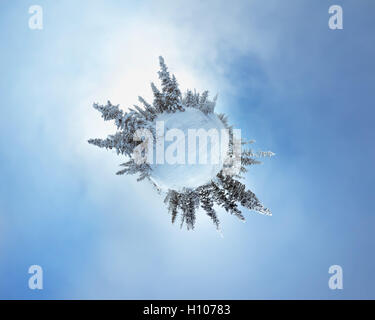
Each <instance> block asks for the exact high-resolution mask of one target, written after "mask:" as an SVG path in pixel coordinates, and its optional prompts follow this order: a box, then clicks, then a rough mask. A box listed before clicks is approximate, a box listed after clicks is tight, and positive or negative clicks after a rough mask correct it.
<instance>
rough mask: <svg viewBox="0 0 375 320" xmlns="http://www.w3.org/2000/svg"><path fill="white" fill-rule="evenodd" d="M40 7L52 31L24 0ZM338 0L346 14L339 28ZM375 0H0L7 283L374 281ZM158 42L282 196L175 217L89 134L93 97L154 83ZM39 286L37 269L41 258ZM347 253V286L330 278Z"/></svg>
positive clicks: (63, 289) (308, 292)
mask: <svg viewBox="0 0 375 320" xmlns="http://www.w3.org/2000/svg"><path fill="white" fill-rule="evenodd" d="M33 4H39V5H41V6H42V7H43V13H44V15H43V18H44V28H43V30H30V29H29V28H28V19H29V16H30V15H29V14H28V8H29V6H30V5H33ZM331 4H340V5H342V7H343V10H344V29H343V30H335V31H333V30H330V29H329V28H328V18H329V15H328V8H329V6H330V5H331ZM374 10H375V4H374V3H373V1H370V0H369V1H365V0H360V1H355V2H354V1H339V0H337V1H333V2H332V3H328V2H327V1H312V0H309V1H308V0H303V1H301V0H299V1H297V0H288V1H283V2H282V3H281V2H280V1H276V0H267V1H260V0H259V1H234V2H231V3H229V2H228V1H206V2H204V3H201V2H198V1H197V2H195V3H192V2H191V1H189V2H187V1H186V2H180V4H176V3H174V2H173V1H160V2H147V1H143V2H137V4H135V3H134V1H133V2H130V1H129V2H126V1H121V2H120V1H80V3H79V4H78V3H77V2H76V1H39V2H38V3H35V2H30V1H17V2H14V1H3V3H2V5H1V10H0V27H1V28H0V40H1V43H2V50H1V51H0V58H1V59H0V65H1V71H2V72H1V73H2V77H1V79H0V93H1V117H0V176H1V181H2V183H1V184H0V298H2V299H15V298H17V299H68V298H70V299H79V298H83V299H90V298H91V299H97V298H104V299H111V298H112V299H263V298H270V299H290V298H293V299H301V298H310V299H348V298H354V299H359V298H364V299H369V298H372V299H373V298H375V279H374V276H373V274H372V272H373V270H374V269H375V258H374V249H375V248H374V247H375V238H374V232H373V231H374V226H375V218H374V209H373V185H374V180H375V179H374V178H375V174H374V170H373V164H374V160H375V151H374V148H373V140H374V138H375V134H374V128H373V118H374V115H375V113H374V111H373V105H374V103H373V101H374V98H373V96H374V92H375V85H374V81H373V75H374V71H375V65H374V59H373V57H374V56H375V44H374V41H373V34H374V28H375V22H374V20H373V12H374ZM159 55H163V56H164V58H165V60H166V62H167V64H168V66H169V68H170V70H171V71H172V72H173V73H175V75H176V77H177V80H178V81H179V83H180V85H181V88H182V89H183V90H184V89H187V88H197V89H198V90H204V89H209V90H210V92H211V93H212V94H215V93H219V99H218V104H217V109H218V111H219V112H225V113H227V114H228V115H229V119H230V121H231V123H233V124H234V126H235V127H237V128H241V130H242V135H244V136H246V137H247V138H249V139H255V140H256V141H257V143H256V144H255V148H256V149H266V150H268V149H269V150H272V151H274V152H275V153H276V154H277V156H276V157H274V158H272V159H270V160H266V161H265V162H264V164H262V165H261V166H258V167H255V168H253V169H252V170H250V171H249V173H248V174H247V176H246V183H247V185H248V186H249V187H250V188H251V189H252V190H253V191H254V192H255V193H256V194H257V195H258V196H259V198H260V199H261V200H262V202H263V203H264V204H265V205H266V206H267V207H269V208H271V209H272V212H273V216H272V217H265V216H261V215H257V214H255V213H253V212H245V216H246V218H247V222H246V223H241V222H240V221H238V220H237V219H236V218H235V217H232V216H230V215H229V214H227V213H226V212H224V211H223V210H219V218H220V219H221V222H222V227H223V233H224V237H223V238H221V237H220V236H219V234H218V233H217V232H216V230H215V228H214V226H213V225H212V224H211V222H210V221H209V219H208V218H207V217H206V216H205V215H204V214H203V213H202V214H200V215H199V216H198V221H197V225H196V230H195V231H194V232H191V231H189V232H188V231H186V230H184V229H182V230H180V229H179V227H178V225H171V223H170V217H169V216H168V214H167V212H166V209H165V207H164V204H163V197H161V196H159V195H157V194H156V193H155V192H154V191H153V189H152V187H151V186H149V185H148V184H147V183H146V182H143V183H137V182H136V181H135V178H134V177H131V176H120V177H119V176H116V175H115V172H116V171H117V169H118V164H119V163H121V162H123V161H122V159H121V158H120V157H118V156H116V155H115V154H114V153H111V152H106V151H105V150H100V149H97V148H95V147H93V146H91V145H89V144H87V142H86V141H87V139H88V138H90V137H104V136H106V134H110V133H112V132H113V131H114V127H113V126H112V125H111V124H107V123H103V121H102V119H101V118H100V115H99V114H98V113H97V112H96V111H95V110H93V109H92V107H91V104H92V103H93V102H100V103H105V102H106V100H107V99H110V100H111V101H112V102H113V103H116V104H120V105H121V106H123V107H124V108H126V107H129V106H131V105H132V104H133V103H136V102H137V97H138V95H143V96H145V97H146V98H147V97H150V96H151V90H150V87H149V83H150V81H155V80H156V78H157V74H156V72H157V70H158V60H157V57H158V56H159ZM33 264H38V265H40V266H42V267H43V270H44V289H43V290H40V291H38V290H30V289H29V288H28V286H27V283H28V278H29V276H30V275H29V274H28V273H27V270H28V268H29V266H30V265H33ZM334 264H338V265H340V266H342V268H343V272H344V289H343V290H335V291H332V290H330V289H329V288H328V279H329V276H330V275H329V274H328V268H329V266H331V265H334Z"/></svg>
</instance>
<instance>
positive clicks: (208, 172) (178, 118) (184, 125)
mask: <svg viewBox="0 0 375 320" xmlns="http://www.w3.org/2000/svg"><path fill="white" fill-rule="evenodd" d="M156 121H164V135H163V136H162V137H159V138H160V139H163V140H164V141H165V134H166V133H167V131H168V130H170V129H179V130H181V131H182V132H183V133H184V136H185V139H184V140H182V139H177V138H175V139H174V140H173V141H170V142H168V141H165V142H164V151H166V150H167V149H168V147H169V146H170V145H171V144H177V145H179V147H181V148H183V149H184V150H185V164H169V163H166V162H165V163H164V164H157V163H154V164H153V165H152V166H151V169H152V171H151V175H150V178H151V179H152V180H153V181H154V182H155V183H156V184H157V185H158V187H160V188H161V189H162V190H164V191H167V190H168V189H172V190H176V191H182V190H183V189H184V188H191V189H195V188H197V187H199V186H202V185H204V184H206V183H209V182H210V181H211V180H212V179H215V177H216V175H217V174H218V173H219V172H220V170H221V169H222V167H223V159H222V158H221V157H220V156H219V163H217V164H214V161H212V158H211V151H212V150H220V143H221V140H220V138H221V135H220V134H221V130H222V129H225V126H224V124H223V123H222V121H221V120H220V119H219V118H218V117H217V115H216V114H214V113H210V114H204V113H203V112H202V111H200V110H198V109H194V108H190V109H186V110H185V111H184V112H176V113H162V114H160V115H159V116H158V117H157V118H156V119H155V122H156ZM189 129H204V130H206V131H207V132H208V131H209V130H210V129H216V130H217V132H218V133H219V140H216V141H215V139H213V140H211V139H210V138H209V137H208V139H207V150H204V149H202V148H203V147H205V145H204V144H202V143H200V141H198V140H199V139H197V143H196V155H197V158H196V162H195V163H194V164H189V163H188V153H189V152H188V151H189V150H188V130H189ZM217 144H218V145H217ZM177 149H178V147H177ZM155 153H156V151H155V146H154V154H155ZM204 153H207V164H199V157H198V155H200V154H204ZM164 154H166V152H164Z"/></svg>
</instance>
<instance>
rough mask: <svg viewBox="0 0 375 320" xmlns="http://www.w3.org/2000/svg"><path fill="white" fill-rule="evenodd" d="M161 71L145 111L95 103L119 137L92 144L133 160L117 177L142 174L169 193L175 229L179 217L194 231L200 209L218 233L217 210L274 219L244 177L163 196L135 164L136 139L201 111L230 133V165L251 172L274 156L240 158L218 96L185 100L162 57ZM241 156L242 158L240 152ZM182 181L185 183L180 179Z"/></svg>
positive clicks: (221, 177)
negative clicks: (169, 119)
mask: <svg viewBox="0 0 375 320" xmlns="http://www.w3.org/2000/svg"><path fill="white" fill-rule="evenodd" d="M159 62H160V71H159V72H158V75H159V79H160V81H161V90H159V89H158V88H157V87H156V85H155V84H154V83H151V89H152V92H153V96H154V100H153V102H152V104H150V103H148V102H147V101H145V99H143V98H142V97H138V100H139V102H140V103H141V104H142V107H139V106H137V105H135V106H134V109H133V108H130V109H129V111H128V112H124V111H123V110H121V109H120V108H119V106H118V105H112V103H111V102H110V101H108V102H107V104H106V105H99V104H97V103H94V105H93V107H94V108H95V109H96V110H98V111H99V112H100V113H101V114H102V118H103V119H104V120H105V121H108V120H114V122H115V124H116V127H117V132H116V133H115V134H113V135H109V136H108V137H107V138H106V139H90V140H89V141H88V142H89V143H91V144H93V145H96V146H98V147H100V148H106V149H114V150H116V152H117V154H119V155H123V156H126V157H128V161H126V162H125V163H123V164H121V166H122V167H123V168H122V169H121V170H120V171H118V172H117V174H118V175H122V174H137V175H138V178H137V179H138V180H143V179H147V180H149V181H150V182H151V183H152V184H153V185H154V186H155V187H156V188H157V189H158V191H159V192H165V194H166V197H165V200H164V202H165V203H166V205H167V208H168V211H169V213H170V214H171V219H172V223H174V222H175V221H176V219H177V216H178V215H179V214H180V219H181V222H180V224H181V226H182V225H183V224H185V225H186V227H187V228H188V229H193V228H194V225H195V220H196V213H197V210H198V208H199V207H201V208H202V209H203V210H204V211H205V212H206V214H207V215H208V216H209V217H210V218H211V219H212V221H213V223H214V224H215V226H216V227H217V228H219V226H220V222H219V218H218V215H217V212H216V210H215V206H216V207H222V208H224V209H225V210H226V211H227V212H229V213H231V214H233V215H235V216H237V217H238V218H239V219H241V220H244V219H245V218H244V216H243V214H242V213H241V210H240V207H239V206H242V207H245V208H247V209H250V210H254V211H256V212H259V213H261V214H265V215H271V212H270V211H269V210H268V209H267V208H265V207H263V205H262V204H261V203H260V201H259V200H258V198H257V197H256V196H255V194H254V193H253V192H251V191H250V190H246V187H245V185H244V184H243V183H241V182H240V181H239V179H241V178H242V177H241V176H240V175H239V174H238V173H233V174H230V173H229V174H228V172H227V171H226V170H224V169H222V170H220V171H219V172H218V173H217V175H216V176H215V177H213V178H212V179H211V180H210V181H208V182H207V183H205V184H202V185H199V186H197V187H183V188H182V189H181V188H173V187H172V188H169V189H168V190H165V188H164V190H163V189H162V188H161V187H160V186H159V185H158V183H157V182H155V181H156V180H155V179H154V178H153V173H155V172H154V171H153V170H155V167H154V169H153V167H152V166H150V164H148V163H141V164H139V163H137V161H135V160H134V149H135V148H136V147H137V146H138V145H139V144H141V143H142V140H140V139H134V137H135V135H136V132H137V130H138V129H148V130H150V132H152V134H153V137H154V139H155V120H156V119H157V118H158V117H159V116H160V115H165V114H176V113H183V112H187V111H188V110H192V109H196V110H199V112H202V113H203V114H204V115H215V117H217V119H219V121H220V123H221V125H222V126H223V127H224V128H227V129H228V131H229V148H228V154H227V156H228V159H231V158H232V159H233V158H235V157H239V159H240V164H241V165H240V173H245V172H246V171H247V169H246V167H248V166H251V165H255V164H259V163H260V161H259V160H258V159H259V158H260V157H271V156H273V155H274V154H273V153H272V152H262V151H261V152H253V151H252V150H251V149H244V150H240V153H239V154H236V152H235V150H234V142H235V137H234V135H233V128H232V126H230V125H229V124H228V119H227V117H226V116H225V115H224V114H216V113H215V105H216V99H217V96H216V97H215V98H214V99H212V100H210V99H209V93H208V91H204V92H203V93H201V94H199V93H198V92H196V91H195V90H194V91H191V90H187V91H186V92H185V94H183V95H182V94H181V91H180V89H179V86H178V83H177V80H176V78H175V76H174V75H170V73H169V71H168V68H167V66H166V64H165V62H164V59H163V58H162V57H159ZM240 143H241V145H247V144H251V143H253V141H249V142H246V141H241V142H240ZM237 153H238V152H237ZM181 179H183V177H181Z"/></svg>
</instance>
